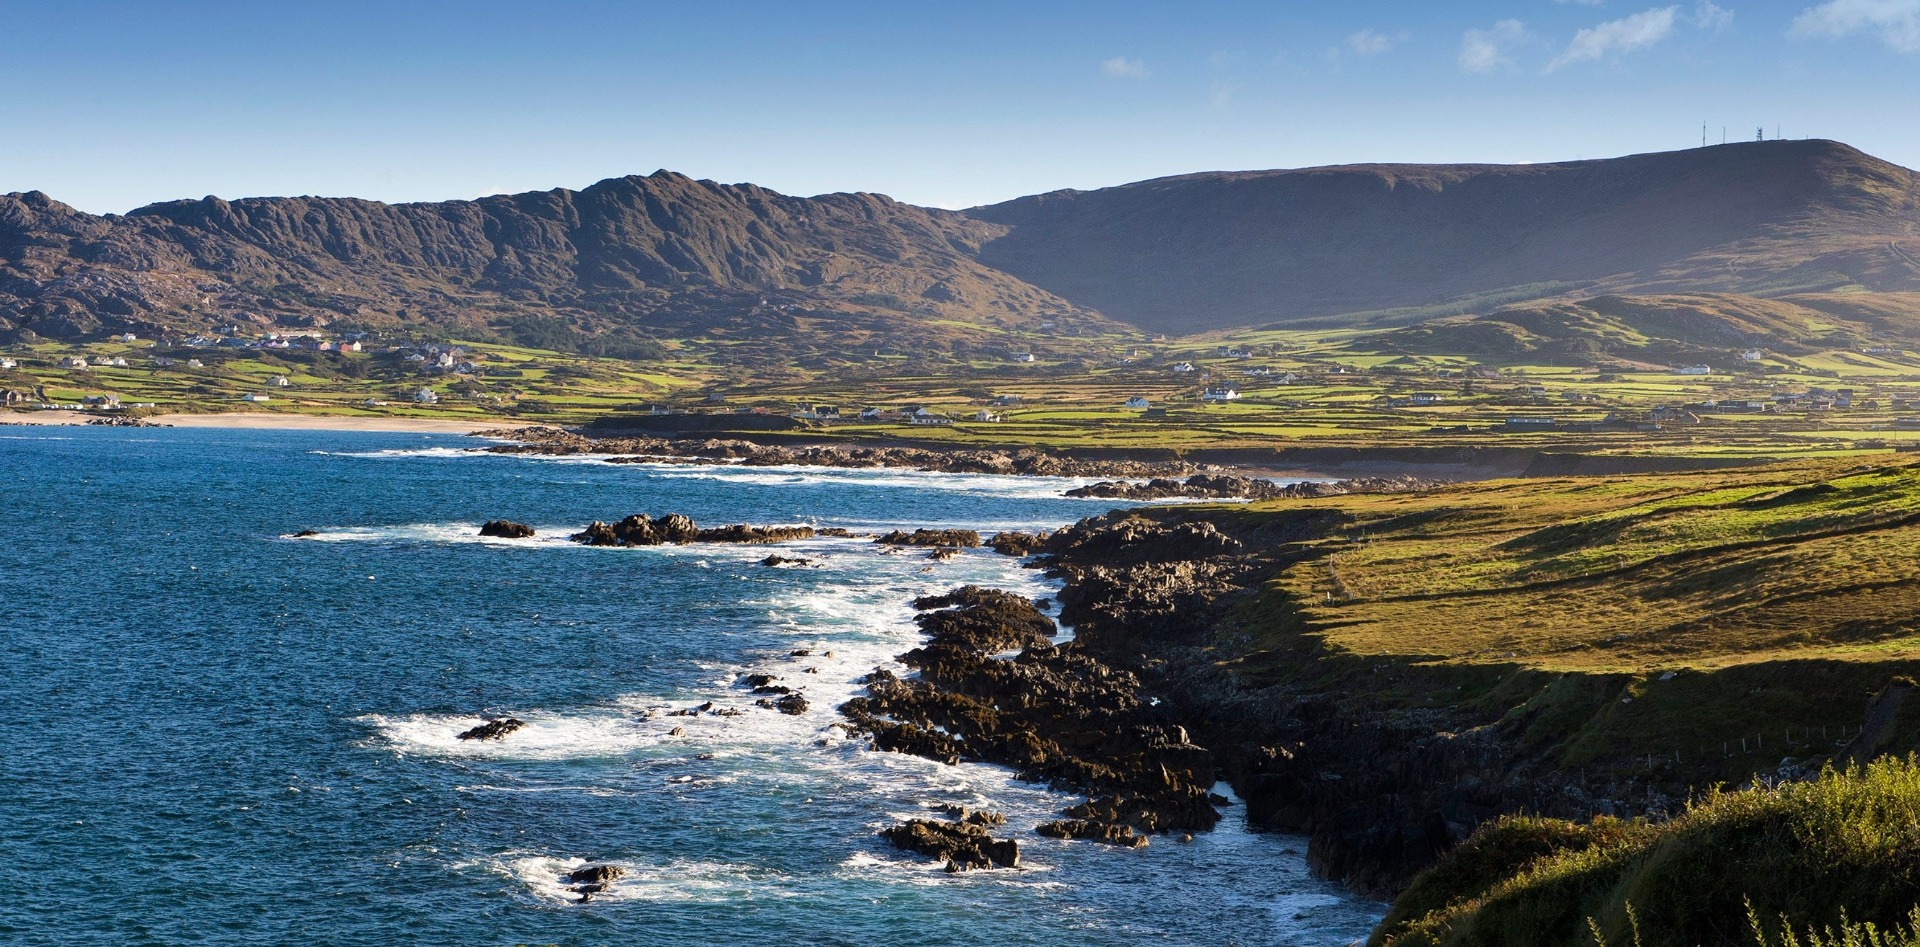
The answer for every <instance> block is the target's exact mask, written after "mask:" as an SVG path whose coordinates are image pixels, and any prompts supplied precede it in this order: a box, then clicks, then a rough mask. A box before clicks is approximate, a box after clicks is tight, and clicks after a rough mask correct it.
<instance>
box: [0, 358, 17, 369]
mask: <svg viewBox="0 0 1920 947" xmlns="http://www.w3.org/2000/svg"><path fill="white" fill-rule="evenodd" d="M19 367H20V363H19V362H16V361H14V360H13V359H10V358H0V370H3V369H8V368H19Z"/></svg>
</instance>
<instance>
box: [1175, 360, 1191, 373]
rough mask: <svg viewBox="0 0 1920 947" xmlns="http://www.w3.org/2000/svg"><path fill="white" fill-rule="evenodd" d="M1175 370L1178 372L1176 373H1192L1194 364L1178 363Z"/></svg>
mask: <svg viewBox="0 0 1920 947" xmlns="http://www.w3.org/2000/svg"><path fill="white" fill-rule="evenodd" d="M1173 370H1174V371H1176V372H1190V371H1193V363H1192V362H1179V363H1177V364H1175V365H1174V366H1173Z"/></svg>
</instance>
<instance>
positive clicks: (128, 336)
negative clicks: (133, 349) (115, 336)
mask: <svg viewBox="0 0 1920 947" xmlns="http://www.w3.org/2000/svg"><path fill="white" fill-rule="evenodd" d="M120 341H122V342H126V343H129V344H131V343H134V342H138V341H140V337H139V336H137V335H134V334H133V333H131V332H123V333H121V334H120Z"/></svg>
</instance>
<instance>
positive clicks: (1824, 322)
mask: <svg viewBox="0 0 1920 947" xmlns="http://www.w3.org/2000/svg"><path fill="white" fill-rule="evenodd" d="M1888 343H1892V344H1897V345H1904V346H1907V347H1912V346H1914V345H1916V344H1920V293H1809V294H1795V295H1789V296H1781V297H1778V298H1775V299H1761V298H1758V297H1754V296H1744V295H1736V294H1726V293H1684V294H1682V293H1667V294H1638V295H1626V296H1622V295H1606V296H1595V297H1590V298H1585V299H1578V300H1541V301H1535V302H1530V303H1523V304H1520V305H1515V306H1508V307H1502V308H1498V309H1495V310H1494V311H1492V312H1489V313H1487V314H1485V315H1480V316H1456V317H1452V318H1444V319H1433V320H1429V321H1426V322H1421V323H1417V324H1415V325H1411V326H1406V327H1404V328H1399V329H1391V330H1387V331H1384V332H1381V333H1379V334H1377V335H1370V336H1368V337H1367V344H1368V345H1371V346H1376V347H1379V348H1381V349H1384V350H1386V351H1397V352H1404V353H1407V354H1415V355H1465V356H1471V357H1474V358H1478V359H1482V360H1485V361H1492V362H1499V361H1530V360H1539V359H1555V360H1560V361H1561V363H1562V364H1597V363H1600V362H1604V361H1609V360H1614V359H1628V360H1645V361H1652V362H1680V361H1688V362H1702V361H1703V362H1708V363H1711V364H1718V365H1720V366H1721V367H1724V368H1732V367H1735V366H1733V365H1730V364H1728V363H1729V361H1730V359H1731V357H1732V356H1733V355H1734V354H1735V353H1736V352H1738V351H1742V350H1746V349H1750V348H1759V349H1764V350H1765V351H1766V352H1767V353H1769V354H1773V355H1777V356H1780V357H1785V358H1791V357H1794V356H1801V355H1810V354H1813V353H1816V352H1821V351H1832V350H1837V349H1864V348H1873V347H1875V346H1878V345H1882V344H1888Z"/></svg>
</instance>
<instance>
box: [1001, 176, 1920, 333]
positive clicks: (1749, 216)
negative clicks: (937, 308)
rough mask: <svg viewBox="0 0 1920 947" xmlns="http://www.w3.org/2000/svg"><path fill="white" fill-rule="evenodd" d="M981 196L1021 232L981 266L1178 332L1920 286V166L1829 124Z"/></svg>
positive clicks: (1011, 232) (1009, 235) (1012, 231)
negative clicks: (1590, 150) (1736, 139)
mask: <svg viewBox="0 0 1920 947" xmlns="http://www.w3.org/2000/svg"><path fill="white" fill-rule="evenodd" d="M968 213H969V214H970V215H971V216H973V217H975V218H976V219H979V220H983V221H989V222H992V223H997V224H1003V225H1005V226H1007V228H1008V230H1007V232H1006V234H1005V235H1003V236H1000V237H997V238H995V239H993V240H990V241H989V242H987V243H986V244H985V246H984V247H983V248H982V250H981V252H980V254H979V258H980V260H981V261H982V262H984V263H987V264H988V265H991V266H994V267H996V268H998V269H1000V270H1003V271H1005V272H1007V273H1010V274H1013V275H1014V276H1017V277H1019V278H1021V279H1023V280H1025V281H1027V282H1029V283H1032V284H1034V285H1036V286H1040V287H1042V288H1045V289H1047V290H1049V291H1051V292H1054V293H1057V294H1059V295H1060V296H1062V297H1065V298H1067V299H1069V300H1072V301H1073V302H1075V303H1077V304H1079V305H1082V306H1087V307H1090V308H1093V309H1098V310H1100V311H1101V312H1103V313H1105V314H1107V315H1109V316H1112V317H1114V318H1116V319H1120V320H1122V321H1125V322H1128V323H1131V324H1134V325H1138V326H1143V327H1147V328H1152V329H1156V330H1160V331H1166V332H1191V331H1197V330H1203V329H1215V328H1222V327H1230V326H1247V325H1261V324H1278V325H1287V324H1303V323H1315V322H1320V323H1325V322H1326V321H1327V320H1328V318H1329V317H1337V316H1350V314H1355V313H1368V314H1369V315H1368V318H1373V319H1376V320H1384V321H1400V322H1411V321H1415V320H1417V319H1419V318H1425V317H1431V316H1434V315H1442V314H1448V313H1450V312H1451V313H1458V312H1470V311H1483V310H1484V309H1486V308H1491V307H1492V306H1496V305H1499V304H1502V303H1508V302H1514V301H1520V300H1527V299H1537V298H1542V297H1549V296H1558V295H1563V294H1570V293H1581V294H1585V295H1594V294H1600V293H1626V292H1634V293H1647V292H1680V291H1684V292H1694V291H1713V292H1731V293H1743V294H1750V295H1760V296H1768V295H1777V294H1781V293H1784V292H1790V291H1801V292H1815V291H1832V290H1849V289H1859V288H1865V289H1871V290H1914V289H1920V262H1917V261H1916V257H1920V239H1915V238H1916V233H1915V227H1916V224H1920V190H1917V189H1916V179H1915V175H1914V173H1913V172H1912V171H1909V170H1907V169H1905V168H1902V167H1899V166H1898V165H1894V164H1890V163H1888V162H1885V161H1881V160H1880V159H1878V158H1874V157H1872V156H1870V155H1866V154H1864V153H1862V152H1860V151H1857V150H1855V149H1853V148H1850V147H1848V146H1846V145H1843V144H1840V143H1838V142H1831V141H1770V142H1748V143H1742V144H1735V145H1721V146H1715V147H1707V148H1697V149H1691V150H1687V151H1673V152H1663V153H1659V154H1645V155H1633V156H1629V157H1624V158H1609V159H1603V160H1595V161H1571V162H1561V163H1555V164H1533V165H1351V166H1344V167H1327V168H1306V169H1301V170H1286V171H1240V172H1216V173H1208V174H1190V175H1183V176H1180V177H1171V178H1160V179H1156V180H1152V181H1142V182H1140V183H1137V184H1128V185H1123V186H1120V187H1112V188H1105V189H1102V190H1097V191H1084V192H1082V191H1058V192H1054V193H1051V194H1042V195H1038V196H1034V197H1023V198H1020V199H1018V200H1013V201H1008V202H1006V203H1004V204H995V205H992V206H989V207H978V208H974V209H972V210H970V211H968ZM1383 310H1384V311H1383ZM1393 310H1401V311H1399V312H1394V311H1393ZM1347 321H1351V318H1349V320H1347Z"/></svg>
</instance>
